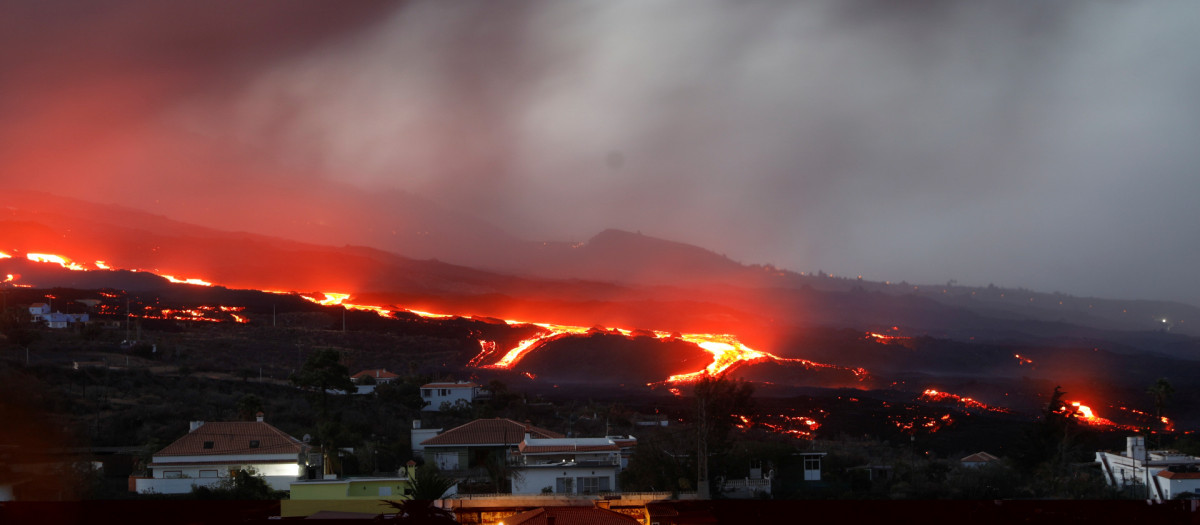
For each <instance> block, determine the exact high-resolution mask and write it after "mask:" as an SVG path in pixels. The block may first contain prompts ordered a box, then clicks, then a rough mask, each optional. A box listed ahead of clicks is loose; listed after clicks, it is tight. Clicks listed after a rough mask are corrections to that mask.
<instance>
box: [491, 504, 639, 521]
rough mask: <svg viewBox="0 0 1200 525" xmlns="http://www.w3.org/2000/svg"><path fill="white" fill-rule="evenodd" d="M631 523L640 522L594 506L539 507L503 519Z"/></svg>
mask: <svg viewBox="0 0 1200 525" xmlns="http://www.w3.org/2000/svg"><path fill="white" fill-rule="evenodd" d="M550 517H553V518H554V525H633V524H635V523H639V524H640V523H641V521H638V520H637V519H635V518H633V517H632V516H626V515H625V514H621V513H620V512H615V511H611V510H608V509H598V508H596V507H541V508H537V509H533V510H530V511H526V512H522V513H520V514H517V515H515V516H511V517H509V518H508V519H506V520H504V523H508V524H510V525H547V524H549V523H550V520H549V518H550Z"/></svg>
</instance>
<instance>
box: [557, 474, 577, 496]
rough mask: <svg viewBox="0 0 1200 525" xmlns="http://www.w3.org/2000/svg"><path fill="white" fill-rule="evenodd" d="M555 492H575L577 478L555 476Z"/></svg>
mask: <svg viewBox="0 0 1200 525" xmlns="http://www.w3.org/2000/svg"><path fill="white" fill-rule="evenodd" d="M554 492H555V494H571V493H574V492H575V478H555V479H554Z"/></svg>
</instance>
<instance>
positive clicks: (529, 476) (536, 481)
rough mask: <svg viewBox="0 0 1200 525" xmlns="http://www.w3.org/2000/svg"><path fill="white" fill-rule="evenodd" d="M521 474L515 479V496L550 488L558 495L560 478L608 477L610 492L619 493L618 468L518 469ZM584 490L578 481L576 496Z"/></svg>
mask: <svg viewBox="0 0 1200 525" xmlns="http://www.w3.org/2000/svg"><path fill="white" fill-rule="evenodd" d="M517 472H519V473H520V475H519V476H515V477H514V479H513V488H512V491H513V494H541V493H542V488H543V487H550V490H552V491H555V493H556V494H557V493H558V492H557V489H556V486H557V480H558V478H567V477H569V478H585V477H586V478H591V477H606V478H608V490H607V491H608V492H616V491H617V469H616V467H555V468H550V467H525V468H521V469H517ZM582 490H583V487H582V486H581V484H580V483H579V482H578V481H576V483H575V492H574V493H575V494H578V493H580V492H581V491H582Z"/></svg>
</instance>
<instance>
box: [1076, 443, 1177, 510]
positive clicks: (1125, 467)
mask: <svg viewBox="0 0 1200 525" xmlns="http://www.w3.org/2000/svg"><path fill="white" fill-rule="evenodd" d="M1096 462H1097V463H1099V464H1100V470H1101V471H1103V472H1104V480H1105V481H1106V482H1107V483H1108V484H1109V485H1111V486H1116V487H1140V489H1137V490H1145V491H1147V494H1146V498H1147V499H1152V500H1159V501H1161V500H1165V499H1171V498H1172V497H1175V496H1177V495H1178V494H1179V493H1180V491H1182V492H1193V491H1195V490H1196V489H1197V488H1200V484H1197V483H1198V482H1200V474H1194V473H1193V472H1189V471H1193V470H1195V469H1197V468H1200V458H1198V457H1194V456H1189V455H1187V454H1181V453H1179V452H1175V451H1171V450H1146V438H1144V437H1142V436H1134V437H1128V438H1125V452H1123V453H1120V454H1116V453H1113V452H1097V453H1096ZM1193 476H1195V477H1194V478H1193ZM1172 488H1174V489H1175V492H1171V489H1172Z"/></svg>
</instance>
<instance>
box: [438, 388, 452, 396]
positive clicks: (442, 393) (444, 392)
mask: <svg viewBox="0 0 1200 525" xmlns="http://www.w3.org/2000/svg"><path fill="white" fill-rule="evenodd" d="M438 395H439V396H442V397H446V396H448V395H450V389H449V388H440V389H438Z"/></svg>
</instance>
